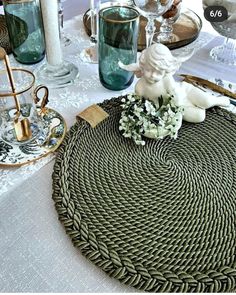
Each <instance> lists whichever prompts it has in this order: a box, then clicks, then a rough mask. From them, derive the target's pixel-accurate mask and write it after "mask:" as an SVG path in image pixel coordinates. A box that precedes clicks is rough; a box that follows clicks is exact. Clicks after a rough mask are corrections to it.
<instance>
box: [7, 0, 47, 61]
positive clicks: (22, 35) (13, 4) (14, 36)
mask: <svg viewBox="0 0 236 295" xmlns="http://www.w3.org/2000/svg"><path fill="white" fill-rule="evenodd" d="M3 5H4V12H5V17H6V23H7V29H8V33H9V39H10V43H11V47H12V52H13V54H14V57H15V59H16V60H17V61H18V62H20V63H24V64H33V63H37V62H39V61H40V60H42V59H43V58H44V55H45V42H44V32H43V24H42V16H41V11H40V5H39V1H38V0H3Z"/></svg>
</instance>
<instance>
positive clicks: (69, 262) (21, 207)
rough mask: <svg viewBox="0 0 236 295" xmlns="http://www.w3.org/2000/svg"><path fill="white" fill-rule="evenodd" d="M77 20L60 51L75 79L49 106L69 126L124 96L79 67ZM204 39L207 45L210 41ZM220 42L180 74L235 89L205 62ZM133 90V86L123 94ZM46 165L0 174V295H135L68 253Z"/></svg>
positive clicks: (81, 39)
mask: <svg viewBox="0 0 236 295" xmlns="http://www.w3.org/2000/svg"><path fill="white" fill-rule="evenodd" d="M81 20H82V19H81V16H79V17H76V18H75V19H74V20H72V21H69V22H67V24H66V31H67V34H68V36H69V37H70V38H71V39H72V40H73V41H74V44H73V46H72V47H71V48H67V49H65V51H64V53H65V55H66V56H67V58H68V59H69V60H71V61H72V60H73V62H74V63H75V64H76V65H78V67H79V69H80V73H81V75H80V78H79V80H78V81H77V82H76V84H75V86H73V87H70V88H68V89H63V90H61V89H60V90H54V91H51V94H50V106H51V107H53V108H55V109H57V110H58V111H59V112H61V113H62V114H63V115H64V116H65V119H66V121H67V123H68V125H69V126H71V125H72V124H73V122H74V121H75V115H76V114H77V113H79V112H80V111H81V110H82V109H84V108H85V107H86V106H88V105H90V104H91V103H93V102H96V101H102V100H103V99H106V98H110V97H113V96H118V95H120V94H122V93H123V92H122V91H121V92H112V91H109V90H107V89H105V88H103V87H102V86H101V85H100V83H99V80H98V74H97V67H96V66H95V65H87V64H83V63H82V62H81V61H80V59H79V52H80V51H81V49H82V47H84V46H85V45H86V44H88V43H86V42H85V38H86V35H85V33H84V31H83V27H82V25H81ZM205 36H207V40H208V41H209V40H211V39H212V37H210V36H208V35H205ZM203 37H204V36H203ZM203 40H205V41H204V42H205V44H207V41H206V39H203ZM220 42H222V38H215V39H214V40H213V41H211V42H210V43H208V44H207V45H206V46H205V47H203V48H201V49H199V50H198V51H197V52H196V54H195V55H194V56H193V57H192V58H191V60H189V61H188V62H186V63H185V64H184V65H183V66H182V67H181V69H180V72H181V73H189V74H193V75H197V76H202V77H206V78H209V77H218V78H221V79H225V80H229V81H231V82H233V83H236V76H235V73H236V68H235V67H229V66H225V65H222V64H218V63H215V62H214V61H212V60H211V59H210V58H209V50H210V49H211V48H212V47H213V46H214V45H216V44H218V43H220ZM12 61H13V59H12ZM132 89H133V85H132V86H131V87H130V88H129V89H127V90H126V91H127V92H130V91H132ZM49 160H50V158H48V159H47V160H44V161H48V163H47V164H46V165H45V163H46V162H44V163H43V162H42V163H41V164H37V165H38V166H39V167H33V168H32V167H30V166H29V168H24V169H26V170H25V171H22V172H19V170H15V172H14V173H15V174H14V175H13V174H11V173H12V171H11V172H8V171H6V170H1V171H0V175H1V179H3V178H4V177H5V182H4V183H3V182H2V184H1V185H2V187H1V186H0V265H1V268H0V292H134V291H135V290H134V289H132V288H129V287H127V286H124V285H122V284H120V283H119V282H118V281H117V280H114V279H112V278H109V277H108V276H107V275H106V274H105V273H103V272H102V271H101V270H100V269H99V268H97V267H96V266H94V265H93V264H91V263H90V262H89V261H88V260H87V259H85V258H84V257H83V256H82V255H81V253H80V252H79V251H78V250H77V249H75V248H74V247H73V245H72V243H71V241H70V239H69V238H68V236H67V235H66V234H65V231H64V228H63V226H62V225H61V224H60V223H59V221H58V216H57V212H56V210H55V208H54V203H53V200H52V198H51V196H52V180H51V174H52V171H53V161H49ZM43 165H44V167H43V168H41V169H40V170H38V169H39V168H40V166H43ZM27 169H28V170H27ZM27 171H28V175H26V172H27ZM1 173H2V174H1ZM19 173H22V174H21V175H20V177H18V180H17V181H15V180H13V179H9V175H10V178H11V177H12V175H13V176H15V177H16V178H17V175H18V174H19ZM7 175H8V177H7ZM0 181H1V180H0ZM0 183H1V182H0ZM3 188H4V190H3Z"/></svg>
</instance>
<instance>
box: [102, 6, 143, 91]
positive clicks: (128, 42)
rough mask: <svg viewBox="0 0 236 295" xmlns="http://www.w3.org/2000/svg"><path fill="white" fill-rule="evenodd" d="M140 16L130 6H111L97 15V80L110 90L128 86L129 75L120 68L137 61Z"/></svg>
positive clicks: (132, 75) (129, 82)
mask: <svg viewBox="0 0 236 295" xmlns="http://www.w3.org/2000/svg"><path fill="white" fill-rule="evenodd" d="M138 30H139V13H138V11H137V10H136V9H135V8H133V7H130V6H111V7H107V8H104V9H102V10H100V12H99V38H98V55H99V78H100V82H101V83H102V85H103V86H104V87H106V88H108V89H111V90H122V89H125V88H127V87H129V86H130V85H131V83H132V82H133V79H134V74H133V73H132V72H128V71H125V70H123V69H121V68H120V67H119V65H118V63H119V61H120V62H122V63H123V64H130V63H135V62H136V60H137V46H138Z"/></svg>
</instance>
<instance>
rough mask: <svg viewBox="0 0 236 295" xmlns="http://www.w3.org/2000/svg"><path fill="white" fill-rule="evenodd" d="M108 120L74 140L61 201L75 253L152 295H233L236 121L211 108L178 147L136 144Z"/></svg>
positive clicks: (61, 161) (64, 159) (57, 178)
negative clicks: (189, 294) (190, 294)
mask: <svg viewBox="0 0 236 295" xmlns="http://www.w3.org/2000/svg"><path fill="white" fill-rule="evenodd" d="M101 106H102V107H103V108H104V109H105V110H106V111H107V112H108V113H109V114H110V116H109V118H108V119H106V120H105V121H103V122H102V123H100V124H99V125H98V126H97V127H96V128H94V129H92V128H91V127H90V126H89V125H88V123H86V122H85V121H80V122H79V123H76V124H75V125H74V126H73V127H72V128H71V130H70V132H69V133H68V134H67V136H66V139H65V141H64V143H63V144H62V147H61V149H60V151H59V154H58V156H57V159H56V163H55V166H54V173H53V190H54V192H53V199H54V201H55V205H56V209H57V211H58V214H59V219H60V220H61V222H62V223H63V224H64V226H65V228H66V232H67V234H68V235H70V237H71V239H72V241H73V243H74V245H75V246H76V247H79V248H80V250H81V251H82V253H83V254H84V255H85V256H86V257H87V258H88V259H90V260H91V261H92V262H94V263H95V264H96V265H97V266H99V267H100V268H102V269H103V270H104V271H105V272H107V273H108V274H109V275H110V276H112V277H114V278H117V279H119V280H120V281H121V282H123V283H125V284H128V285H130V286H134V287H135V288H137V289H141V290H145V291H152V292H226V291H232V290H234V289H235V286H236V261H235V254H236V251H235V250H236V249H235V246H236V243H235V242H236V239H235V236H236V228H235V227H236V219H235V212H236V210H235V209H236V200H235V196H236V181H235V179H236V145H235V138H236V116H235V115H233V114H231V113H229V112H227V111H225V110H222V109H219V108H215V109H212V110H210V111H209V112H208V113H207V118H206V120H205V121H204V122H203V123H201V124H189V123H184V124H183V127H182V128H181V130H180V132H179V137H178V138H177V139H176V140H172V139H170V138H165V139H163V140H159V141H154V140H147V143H146V145H145V146H144V147H141V146H136V145H135V144H134V143H133V142H132V141H131V140H129V139H125V138H124V137H123V136H122V135H121V134H120V132H119V119H120V112H121V109H120V99H119V98H117V99H113V100H110V101H105V102H104V103H103V104H101Z"/></svg>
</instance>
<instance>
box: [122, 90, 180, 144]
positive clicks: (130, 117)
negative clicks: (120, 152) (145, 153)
mask: <svg viewBox="0 0 236 295" xmlns="http://www.w3.org/2000/svg"><path fill="white" fill-rule="evenodd" d="M121 101H122V105H121V106H122V108H123V111H122V113H121V119H120V126H119V130H121V131H122V133H123V136H124V137H127V138H132V139H133V140H134V142H135V143H136V144H138V145H145V140H144V139H143V137H148V138H154V139H162V138H164V137H165V136H168V135H169V136H170V137H171V138H174V139H176V138H177V135H178V130H179V129H180V127H181V125H182V117H183V111H184V109H183V108H182V107H178V106H176V104H175V102H174V97H173V96H172V95H170V94H167V95H165V96H160V97H159V99H158V101H159V107H158V108H157V107H156V105H155V104H154V103H153V102H151V101H149V100H147V99H145V98H143V97H140V96H138V95H136V94H128V95H127V96H126V97H124V98H122V100H121Z"/></svg>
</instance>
